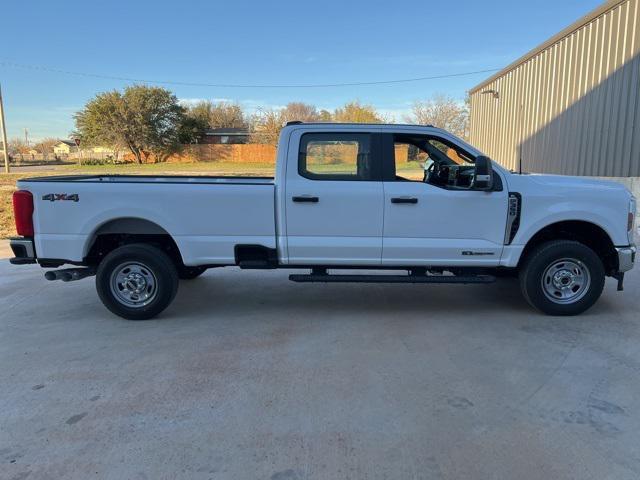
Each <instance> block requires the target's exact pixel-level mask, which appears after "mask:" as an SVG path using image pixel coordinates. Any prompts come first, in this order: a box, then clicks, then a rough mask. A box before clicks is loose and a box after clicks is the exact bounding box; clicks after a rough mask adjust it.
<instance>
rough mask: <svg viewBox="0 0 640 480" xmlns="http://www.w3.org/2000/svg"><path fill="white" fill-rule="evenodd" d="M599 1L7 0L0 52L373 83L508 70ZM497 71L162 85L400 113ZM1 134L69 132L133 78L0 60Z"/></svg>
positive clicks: (195, 76) (96, 68)
mask: <svg viewBox="0 0 640 480" xmlns="http://www.w3.org/2000/svg"><path fill="white" fill-rule="evenodd" d="M600 3H601V2H600V1H598V0H562V1H558V0H538V1H536V2H514V1H513V0H496V1H493V2H479V1H477V0H458V1H452V2H443V1H438V2H436V1H427V0H423V1H417V0H415V1H414V0H410V1H403V0H396V1H394V2H389V1H377V0H369V1H359V0H358V1H347V0H341V1H334V0H325V1H322V2H306V1H300V0H298V1H289V0H279V1H277V2H276V1H273V2H269V1H251V2H249V1H239V0H235V1H229V0H227V1H224V2H221V1H189V0H183V1H181V2H168V1H158V0H156V1H147V0H138V1H132V0H129V1H122V0H111V1H109V2H89V1H86V0H84V1H58V2H52V1H50V0H47V1H42V0H35V1H34V0H32V1H29V2H5V5H4V6H3V12H2V16H3V22H2V25H1V28H0V45H2V48H1V49H0V62H11V63H17V64H24V65H33V66H41V67H51V68H54V69H59V70H66V71H75V72H86V73H92V74H97V75H107V76H116V77H126V78H137V79H148V80H154V81H157V80H170V81H176V82H191V83H209V84H211V83H227V84H229V83H237V84H256V83H259V84H292V83H298V84H300V83H305V84H308V83H339V82H360V81H363V82H366V81H377V80H393V79H402V78H412V77H422V76H430V75H440V74H455V73H462V72H469V71H477V70H484V69H489V68H500V67H503V66H505V65H507V64H508V63H510V62H511V61H513V60H515V59H516V58H517V57H519V56H520V55H522V54H523V53H525V52H527V51H528V50H530V49H531V48H533V47H535V46H536V45H538V44H539V43H541V42H543V41H544V40H546V39H547V38H548V37H550V36H551V35H553V34H555V33H557V32H558V31H560V30H561V29H562V28H564V27H565V26H567V25H569V24H570V23H572V22H573V21H575V20H576V19H578V18H579V17H581V16H582V15H584V14H586V13H587V12H589V11H590V10H592V9H593V8H595V7H596V6H598V5H599V4H600ZM488 75H489V74H486V73H484V74H476V75H472V76H466V77H458V78H450V79H440V80H428V81H422V82H415V83H407V84H394V85H378V86H359V87H347V88H337V87H332V88H316V89H259V88H243V89H239V88H212V87H196V86H175V85H167V88H169V89H171V90H172V91H173V92H174V93H175V94H176V95H177V96H178V98H181V99H185V100H190V99H213V100H215V99H227V100H231V101H237V102H239V103H240V104H241V105H243V106H244V107H245V108H247V110H249V111H252V110H254V109H255V108H257V107H258V106H264V107H266V108H272V107H279V106H282V105H285V104H286V103H287V102H289V101H304V102H308V103H313V104H315V105H317V106H318V107H320V108H327V109H333V108H335V107H336V106H338V105H341V104H343V103H344V102H346V101H349V100H352V99H359V100H360V101H362V102H364V103H369V104H373V105H374V106H376V107H377V108H378V109H379V110H381V111H383V112H384V113H386V114H387V115H388V116H390V117H391V118H394V117H395V119H396V120H402V115H403V113H404V112H407V111H408V110H409V109H410V107H411V104H412V103H413V102H414V101H416V100H420V99H425V98H428V97H430V96H431V95H432V94H434V93H445V94H449V95H452V96H454V97H456V98H463V96H464V93H465V91H466V90H468V89H469V88H471V87H472V86H474V85H475V84H477V83H479V82H480V81H481V80H483V79H484V78H486V77H487V76H488ZM0 83H1V85H2V89H3V95H4V98H5V109H6V117H7V118H6V120H7V133H8V136H9V137H15V136H20V135H23V129H24V128H25V127H27V128H28V129H29V132H30V137H31V139H33V140H37V139H39V138H43V137H47V136H54V137H66V136H67V135H68V133H69V132H70V131H71V130H72V129H73V118H72V115H73V113H74V112H76V111H77V110H79V109H80V108H81V107H82V106H83V104H84V103H85V102H86V101H87V100H88V99H90V98H91V97H93V96H94V95H95V94H96V93H98V92H101V91H104V90H110V89H117V88H122V87H123V86H125V85H127V84H128V83H130V82H127V81H121V80H110V79H103V78H95V77H85V76H74V75H66V74H61V73H54V72H50V71H46V70H38V69H29V68H17V67H15V66H8V65H6V64H2V63H0Z"/></svg>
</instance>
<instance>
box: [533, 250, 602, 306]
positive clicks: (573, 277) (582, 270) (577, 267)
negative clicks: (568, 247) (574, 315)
mask: <svg viewBox="0 0 640 480" xmlns="http://www.w3.org/2000/svg"><path fill="white" fill-rule="evenodd" d="M590 285H591V274H590V273H589V269H588V268H587V266H586V265H585V264H584V263H582V262H581V261H580V260H576V259H575V258H563V259H561V260H554V261H553V263H551V264H550V265H549V266H548V267H547V268H546V269H545V271H544V273H543V274H542V291H543V292H544V294H545V296H546V297H547V298H548V299H549V300H551V301H552V302H554V303H560V304H567V303H574V302H577V301H578V300H580V299H581V298H582V297H584V296H585V295H586V294H587V291H589V286H590Z"/></svg>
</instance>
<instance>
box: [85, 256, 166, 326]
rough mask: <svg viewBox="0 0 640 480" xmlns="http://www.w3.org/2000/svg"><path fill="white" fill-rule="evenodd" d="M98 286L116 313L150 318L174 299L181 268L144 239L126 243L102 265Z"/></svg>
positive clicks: (99, 267)
mask: <svg viewBox="0 0 640 480" xmlns="http://www.w3.org/2000/svg"><path fill="white" fill-rule="evenodd" d="M96 289H97V291H98V295H99V296H100V300H102V303H103V304H104V305H105V306H106V307H107V308H108V309H109V310H110V311H111V312H112V313H115V314H116V315H118V316H120V317H123V318H126V319H128V320H147V319H149V318H153V317H155V316H156V315H158V314H159V313H160V312H162V311H163V310H164V309H165V308H167V307H168V306H169V304H170V303H171V302H172V301H173V299H174V297H175V296H176V293H177V291H178V272H177V270H176V267H175V265H174V263H173V262H172V261H171V259H170V258H169V257H168V256H167V254H165V253H164V252H163V251H162V250H160V249H158V248H156V247H153V246H151V245H146V244H142V243H139V244H132V245H125V246H123V247H119V248H116V249H115V250H113V251H112V252H111V253H109V254H108V255H107V256H106V257H105V258H104V260H103V261H102V262H101V263H100V265H99V266H98V271H97V273H96Z"/></svg>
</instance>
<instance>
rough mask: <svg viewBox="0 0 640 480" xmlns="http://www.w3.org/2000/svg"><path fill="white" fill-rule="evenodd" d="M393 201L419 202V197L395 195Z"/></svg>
mask: <svg viewBox="0 0 640 480" xmlns="http://www.w3.org/2000/svg"><path fill="white" fill-rule="evenodd" d="M391 203H412V204H415V203H418V199H417V198H416V197H394V198H392V199H391Z"/></svg>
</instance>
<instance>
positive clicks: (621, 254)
mask: <svg viewBox="0 0 640 480" xmlns="http://www.w3.org/2000/svg"><path fill="white" fill-rule="evenodd" d="M616 252H618V273H624V272H628V271H629V270H631V269H632V268H633V264H634V263H635V261H636V246H635V245H633V244H632V245H629V246H628V247H616Z"/></svg>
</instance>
